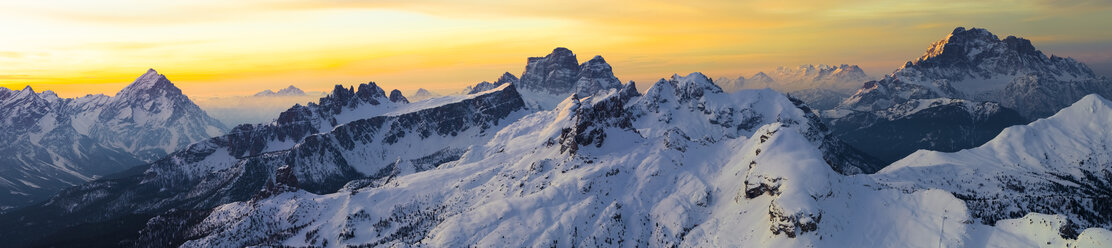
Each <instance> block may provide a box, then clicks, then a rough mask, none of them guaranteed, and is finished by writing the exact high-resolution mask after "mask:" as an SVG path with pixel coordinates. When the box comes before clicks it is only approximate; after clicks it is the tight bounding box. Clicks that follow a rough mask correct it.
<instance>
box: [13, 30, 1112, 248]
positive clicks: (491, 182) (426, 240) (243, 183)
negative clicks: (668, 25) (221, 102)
mask: <svg viewBox="0 0 1112 248" xmlns="http://www.w3.org/2000/svg"><path fill="white" fill-rule="evenodd" d="M971 30H979V29H971ZM959 31H960V32H967V31H968V30H965V29H963V28H959V29H957V30H955V33H959ZM977 32H980V31H977ZM985 32H986V33H987V31H985ZM954 36H960V37H964V38H953V37H954ZM982 36H984V35H967V34H960V35H955V34H951V35H950V37H948V38H947V39H946V40H945V41H946V43H948V44H949V43H953V44H967V43H968V44H973V45H978V46H985V47H996V46H997V45H993V44H998V43H993V42H989V41H990V40H988V39H983V41H985V42H981V43H977V42H971V43H970V42H965V41H963V40H962V39H966V38H969V37H973V38H977V37H982ZM993 37H995V36H993ZM982 38H983V37H982ZM1005 40H1011V41H1007V42H1006V43H1009V42H1010V43H1009V44H1011V43H1015V44H1019V45H1016V46H1012V45H1005V46H1004V48H993V49H996V50H993V49H984V50H982V51H988V52H980V53H976V54H977V55H978V56H980V54H985V55H984V56H986V57H982V58H979V59H975V60H968V61H967V60H962V59H961V58H956V59H952V58H949V56H951V55H942V54H946V53H948V52H952V51H959V50H961V51H967V50H974V48H973V45H969V46H958V45H946V44H941V45H940V44H937V43H936V44H935V45H934V46H932V48H931V49H930V50H928V55H931V56H924V57H930V58H927V59H920V62H918V63H913V64H912V65H913V66H910V67H908V66H905V67H904V68H913V67H916V68H914V70H917V71H930V70H928V69H926V68H928V67H930V68H951V69H947V70H942V69H937V70H936V71H938V72H940V73H941V72H947V73H950V74H946V75H959V74H960V75H966V74H962V73H955V72H954V70H957V69H953V68H965V69H969V68H982V69H983V68H995V67H994V66H996V65H998V64H999V63H1001V62H1000V61H1011V60H1008V59H1000V57H1008V56H1012V55H1011V54H1017V53H1013V52H1012V51H1010V50H1008V49H1019V50H1024V49H1026V48H1024V46H1022V43H1023V42H1022V41H1019V40H1020V39H1019V38H1008V39H1005ZM997 41H1000V40H997ZM1000 42H1005V41H1000ZM1028 44H1029V42H1028ZM934 47H940V48H939V49H934ZM953 47H961V48H953ZM962 49H965V50H962ZM978 49H979V48H978ZM936 50H937V51H936ZM941 50H948V51H947V52H944V51H941ZM1024 51H1026V50H1024ZM932 54H933V55H932ZM967 54H968V53H967ZM991 54H995V56H988V55H991ZM1039 54H1041V52H1040V53H1039ZM1024 56H1026V55H1024ZM939 57H942V58H947V59H936V58H939ZM973 57H976V56H973ZM1023 58H1026V59H1033V58H1034V57H1023ZM1047 60H1048V61H1072V60H1071V59H1062V58H1058V59H1054V57H1051V58H1047ZM922 61H933V62H922ZM961 61H965V62H961ZM1032 61H1033V60H1032ZM525 62H526V63H525V70H524V71H523V72H522V73H521V77H520V78H518V77H516V76H515V75H514V74H511V73H508V72H507V73H503V74H502V75H501V76H500V77H499V78H498V79H497V80H494V82H493V83H491V82H481V83H478V84H476V85H474V86H470V87H468V88H467V89H466V90H464V92H461V94H456V95H449V96H441V97H434V98H429V99H423V100H413V99H410V98H407V97H406V96H403V94H402V93H401V91H398V90H392V91H390V92H387V91H386V90H385V89H382V88H381V87H379V86H378V85H377V84H376V83H374V82H370V83H366V84H360V85H357V86H348V87H345V86H342V85H336V86H335V87H334V88H333V90H332V91H331V92H330V93H329V94H328V95H327V96H325V97H322V98H320V99H319V100H318V101H316V102H310V103H308V104H305V105H301V104H296V105H294V106H292V107H290V108H288V109H286V110H285V111H283V112H281V113H280V114H278V116H277V118H274V121H273V122H269V123H260V124H243V125H238V126H236V127H235V128H232V129H231V130H230V131H228V132H227V133H226V134H223V135H219V136H215V137H212V138H208V139H203V140H200V141H197V142H194V143H191V144H188V145H187V146H185V147H183V148H181V149H178V150H176V151H174V152H172V153H168V155H166V156H164V157H161V158H159V159H157V160H154V161H153V162H150V163H146V164H144V165H141V166H136V167H132V168H131V169H128V170H126V171H124V172H121V173H116V174H112V175H108V176H103V177H100V178H98V179H96V180H93V181H91V182H88V183H84V184H80V185H77V186H74V187H69V188H67V189H65V190H63V191H61V192H60V193H58V194H55V195H54V196H53V197H51V198H50V199H48V200H47V201H43V202H39V203H36V204H34V205H33V206H30V207H24V208H18V209H12V210H10V211H8V212H5V213H0V236H3V237H7V239H6V243H5V244H6V245H10V246H15V247H22V246H85V247H89V246H103V247H175V246H180V247H247V246H252V247H254V246H262V247H396V246H432V247H461V246H478V247H489V246H496V247H498V246H530V247H541V246H543V247H574V246H586V247H599V246H606V247H615V246H622V247H625V246H646V247H663V246H668V247H680V246H683V247H705V246H728V247H735V246H759V247H816V246H818V247H877V246H879V247H893V246H897V247H938V246H947V247H950V246H958V247H964V246H998V247H1029V246H1062V247H1103V246H1107V245H1108V244H1112V231H1109V229H1110V228H1112V218H1108V216H1112V209H1109V208H1108V206H1112V187H1110V185H1112V172H1110V171H1109V166H1110V165H1112V157H1110V156H1109V154H1112V150H1109V148H1107V144H1108V143H1112V133H1109V132H1110V130H1108V128H1107V127H1109V126H1112V102H1110V101H1108V100H1106V98H1104V97H1102V96H1101V95H1100V94H1097V93H1100V92H1090V93H1089V94H1086V95H1085V96H1083V97H1078V98H1077V99H1075V100H1074V101H1073V103H1072V104H1070V105H1066V106H1062V108H1060V109H1058V110H1056V113H1057V114H1054V115H1052V116H1048V117H1046V116H1044V117H1045V118H1042V119H1038V120H1036V121H1034V122H1031V123H1029V124H1027V121H1028V120H1029V118H1030V119H1036V118H1035V117H1032V116H1029V115H1028V114H1030V113H1036V112H1037V111H1036V112H1031V111H1026V110H1024V109H1023V108H1022V107H1016V106H1014V105H1008V104H1007V103H1005V102H994V101H984V100H983V99H982V100H977V99H967V98H961V97H955V96H963V97H965V96H967V95H965V93H961V94H960V95H947V96H949V97H924V98H917V97H909V96H910V95H908V94H905V93H907V92H896V91H899V90H900V89H911V88H914V87H918V86H907V85H912V84H911V83H906V84H900V83H897V82H902V79H900V78H903V77H906V76H903V75H904V74H903V73H901V71H904V70H903V68H902V69H901V70H898V71H897V72H896V73H893V74H891V75H887V76H885V78H884V79H882V80H877V81H870V82H868V83H864V87H863V88H861V89H859V90H858V91H856V93H855V94H854V96H853V97H851V98H849V99H847V100H845V101H842V102H841V103H840V105H839V106H838V108H835V109H830V110H826V109H822V111H820V109H815V108H812V107H811V105H810V103H808V102H807V101H805V100H801V99H799V98H796V97H795V96H796V95H803V94H800V93H795V94H792V93H789V94H785V93H783V92H779V91H777V90H776V89H770V87H768V86H767V85H769V84H766V87H762V89H746V90H738V91H729V90H724V89H723V88H724V87H723V86H722V84H724V83H726V81H724V80H717V81H715V80H711V79H710V78H708V77H707V76H705V75H704V74H702V73H698V72H695V73H689V74H687V75H678V74H674V75H672V76H670V77H667V78H662V79H660V80H658V81H656V82H655V83H653V84H651V85H648V87H647V88H645V89H644V90H643V91H642V90H639V88H638V85H639V84H638V83H635V82H632V81H631V82H628V83H624V84H623V83H621V81H619V80H618V78H617V77H615V76H614V75H613V71H612V68H611V66H610V65H609V64H608V63H607V62H606V61H605V60H604V59H603V58H602V57H601V56H595V57H593V58H592V59H590V60H588V61H586V62H583V63H579V61H578V59H577V57H576V55H575V54H574V53H573V52H571V50H568V49H566V48H556V49H554V50H553V51H552V52H551V53H549V54H548V55H546V56H543V57H530V58H528V59H527V60H526V61H525ZM944 62H945V63H958V64H960V63H967V64H966V66H962V67H957V66H954V65H944ZM931 63H935V64H933V65H931ZM983 63H988V65H985V64H983ZM1024 63H1027V62H1024ZM1056 63H1057V62H1056ZM1019 64H1023V63H1019ZM928 65H929V66H928ZM1024 65H1028V66H1032V67H1037V66H1047V64H1035V63H1033V62H1032V63H1027V64H1024ZM1056 66H1061V67H1055V68H1085V67H1084V65H1081V64H1077V66H1074V67H1065V66H1064V65H1056ZM917 67H922V68H917ZM801 68H803V67H801ZM806 68H813V70H814V71H813V72H814V73H816V74H815V75H829V72H827V74H823V73H822V71H824V70H826V71H843V72H844V73H842V74H843V75H854V74H856V73H850V72H851V71H853V70H852V68H856V67H855V66H841V67H838V68H839V69H836V70H831V68H833V67H825V66H813V67H806ZM1044 69H1045V68H1043V69H1031V68H1028V69H1025V70H1024V72H1037V73H1035V74H1039V75H1044V74H1048V73H1055V72H1056V73H1059V74H1062V73H1067V72H1057V71H1055V70H1054V68H1050V69H1045V70H1044ZM801 70H803V71H807V70H808V69H801ZM856 70H857V71H859V70H860V69H856ZM911 70H912V69H907V71H908V73H910V71H911ZM785 71H786V70H785ZM970 71H976V70H972V69H971V70H970ZM1077 71H1084V70H1081V69H1079V70H1077ZM1040 73H1041V74H1040ZM1070 73H1072V72H1070ZM804 74H806V73H804ZM758 75H764V76H756V77H751V78H749V79H748V80H754V78H756V79H755V80H764V79H761V78H766V77H767V78H772V77H771V76H769V75H765V74H764V73H761V74H758ZM861 75H864V74H863V73H862V74H861ZM931 75H936V76H937V75H942V74H931ZM969 75H972V74H969ZM144 77H146V75H144ZM970 77H972V76H970ZM979 78H984V77H979ZM988 78H1000V77H998V76H988ZM140 79H143V78H142V77H141V78H140ZM950 79H953V78H945V79H937V78H935V77H934V76H931V77H923V78H919V79H916V80H918V81H915V82H927V81H929V82H932V83H930V84H935V83H937V84H938V85H946V84H951V83H953V84H957V83H967V81H957V80H950ZM885 80H889V81H890V82H889V83H882V82H884V81H885ZM1095 80H1098V81H1099V80H1103V79H1100V78H1097V79H1095ZM1020 81H1022V80H1020ZM137 82H138V81H137ZM755 82H756V81H755ZM1023 82H1027V83H1029V82H1028V81H1023ZM1039 82H1040V84H1042V83H1047V84H1049V83H1050V82H1049V81H1046V82H1043V81H1039ZM1058 82H1060V81H1058ZM1071 82H1073V81H1071ZM167 83H168V81H167ZM879 84H885V85H889V86H891V85H902V86H899V87H903V88H899V87H896V86H893V88H883V87H880V86H876V85H879ZM915 85H918V84H915ZM642 86H643V85H642ZM858 86H861V84H859V85H858ZM1093 86H1102V85H1101V84H1095V83H1094V84H1093ZM822 87H826V86H822ZM884 87H888V86H884ZM923 87H926V86H923ZM1039 87H1042V86H1039ZM1071 87H1072V86H1071ZM943 88H945V87H943ZM950 88H954V87H950ZM968 88H977V87H973V86H970V87H968ZM1067 88H1068V87H1067ZM1038 89H1039V90H1043V91H1045V92H1053V91H1052V89H1060V88H1053V87H1050V88H1038ZM825 90H830V91H834V90H833V89H825ZM916 90H921V91H922V92H930V91H929V90H932V88H916ZM125 91H126V90H125ZM990 91H991V90H986V91H984V92H990ZM796 92H798V91H796ZM870 92H871V93H870ZM886 92H888V93H892V92H896V93H892V94H888V93H886ZM915 92H920V91H915ZM953 92H960V91H957V90H955V91H953ZM1045 92H1044V93H1045ZM881 93H884V94H881ZM982 93H983V92H982ZM1073 93H1076V92H1070V93H1069V94H1064V93H1063V94H1061V95H1060V96H1061V97H1063V98H1070V97H1072V96H1073V95H1071V94H1073ZM0 94H3V93H0ZM818 94H821V93H818ZM923 94H925V95H929V94H939V93H937V92H935V93H923ZM913 95H914V94H913ZM869 96H882V97H888V98H886V99H887V101H890V102H891V104H889V105H884V106H883V108H879V106H881V105H877V104H880V103H883V102H882V101H874V102H873V103H876V104H872V105H869V106H873V107H878V108H877V109H872V107H869V108H864V107H862V108H858V107H860V106H864V105H859V104H858V103H862V102H863V101H861V99H879V98H869ZM893 96H899V97H902V98H898V97H893ZM929 96H934V95H929ZM1047 96H1054V95H1047ZM411 100H413V101H411ZM897 100H898V101H897ZM1046 100H1047V101H1046V102H1058V101H1060V99H1046ZM1010 106H1011V107H1010ZM1040 111H1041V110H1040ZM26 113H33V112H30V111H24V112H19V113H18V114H17V115H9V116H26V115H27V114H26ZM1017 124H1018V125H1017ZM1023 124H1026V125H1023ZM993 130H996V131H993ZM1000 130H1003V131H1002V132H1001V131H1000ZM878 136H890V137H889V138H886V139H879V138H877V137H878ZM870 138H872V139H870ZM980 139H984V140H986V141H987V142H984V141H982V142H977V141H978V140H980ZM917 142H918V143H917ZM870 144H871V145H872V146H866V145H870ZM896 144H900V145H904V144H906V145H907V146H909V147H922V146H929V147H941V148H945V149H960V148H969V149H966V150H961V151H957V152H940V151H926V150H919V151H917V152H914V153H913V154H911V155H910V156H906V157H904V156H888V155H885V156H875V155H872V154H882V155H884V154H885V153H882V152H884V151H881V152H878V150H876V149H873V148H875V147H878V146H890V147H892V148H891V149H892V150H894V151H888V152H892V153H900V152H904V151H903V149H909V148H907V147H899V146H896ZM859 147H864V148H866V149H858V148H859ZM886 161H895V162H894V163H891V164H890V165H889V164H888V163H887V162H886Z"/></svg>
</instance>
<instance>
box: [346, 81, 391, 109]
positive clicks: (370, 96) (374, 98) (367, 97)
mask: <svg viewBox="0 0 1112 248" xmlns="http://www.w3.org/2000/svg"><path fill="white" fill-rule="evenodd" d="M355 95H356V96H358V97H359V100H363V102H366V103H370V104H371V105H378V104H380V102H379V101H378V99H382V98H387V96H386V91H385V90H383V89H382V88H381V87H378V85H377V84H375V82H369V83H365V84H359V90H358V91H356V92H355ZM353 107H354V106H353Z"/></svg>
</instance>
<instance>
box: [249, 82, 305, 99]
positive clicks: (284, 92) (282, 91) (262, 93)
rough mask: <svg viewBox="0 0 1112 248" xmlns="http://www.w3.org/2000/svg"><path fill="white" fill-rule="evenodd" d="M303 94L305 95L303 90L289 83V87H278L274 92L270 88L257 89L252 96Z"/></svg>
mask: <svg viewBox="0 0 1112 248" xmlns="http://www.w3.org/2000/svg"><path fill="white" fill-rule="evenodd" d="M304 95H305V91H302V90H301V89H298V88H297V87H293V85H290V87H286V88H285V89H280V90H278V92H274V91H273V90H270V89H267V90H263V91H259V93H255V95H254V96H304Z"/></svg>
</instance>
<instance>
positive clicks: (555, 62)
mask: <svg viewBox="0 0 1112 248" xmlns="http://www.w3.org/2000/svg"><path fill="white" fill-rule="evenodd" d="M578 74H579V61H578V60H577V59H576V57H575V54H574V53H572V52H571V50H568V49H567V48H563V47H558V48H556V49H555V50H552V53H550V54H548V55H546V56H544V57H531V58H529V60H528V64H527V65H525V72H524V73H522V74H521V82H520V83H519V84H520V88H521V89H529V90H538V91H546V92H549V93H555V94H563V93H567V92H569V91H571V90H572V89H573V88H574V84H575V81H576V78H575V77H576V76H577V75H578Z"/></svg>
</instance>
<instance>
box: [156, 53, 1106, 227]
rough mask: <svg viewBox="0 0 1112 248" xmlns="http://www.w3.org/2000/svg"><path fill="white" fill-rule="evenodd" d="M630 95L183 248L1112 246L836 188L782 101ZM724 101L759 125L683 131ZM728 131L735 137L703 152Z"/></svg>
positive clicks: (887, 191)
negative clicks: (441, 164) (452, 160)
mask: <svg viewBox="0 0 1112 248" xmlns="http://www.w3.org/2000/svg"><path fill="white" fill-rule="evenodd" d="M633 89H634V88H633V86H632V85H627V86H625V87H624V88H623V89H621V90H612V91H610V92H608V93H606V94H601V95H595V96H591V97H584V98H580V97H578V96H572V97H568V98H566V99H565V100H564V101H562V102H561V103H560V104H559V105H558V107H557V108H556V109H555V110H553V111H542V112H538V113H534V114H531V115H528V116H525V117H523V118H521V119H520V120H519V121H517V122H515V123H513V124H511V125H509V126H507V127H505V128H503V129H502V130H501V131H499V132H498V134H497V135H495V137H494V138H493V139H492V140H490V142H488V143H486V144H484V145H482V146H477V147H474V148H473V149H470V150H469V151H468V152H466V153H465V154H464V155H463V156H462V158H461V159H460V161H459V162H458V163H456V164H454V165H452V166H450V167H445V168H439V169H436V170H429V171H423V172H418V173H414V174H409V175H404V176H399V177H396V178H394V179H393V180H391V181H390V182H387V183H385V184H381V185H372V186H368V187H363V188H355V189H351V190H350V191H344V192H337V193H333V194H325V195H315V194H310V193H308V192H305V191H292V192H283V193H279V194H276V195H273V196H271V197H267V198H259V199H253V200H251V201H248V202H236V203H230V204H225V205H222V206H220V207H218V208H216V209H214V210H213V211H212V212H211V213H209V214H208V215H207V216H206V217H204V218H203V220H200V221H198V223H197V224H196V225H193V226H192V227H191V228H189V230H190V231H188V233H189V234H188V235H189V236H196V237H199V238H196V239H191V240H188V241H185V243H184V244H183V245H182V246H183V247H240V246H323V247H344V246H369V247H390V246H406V245H417V246H433V247H449V246H559V247H564V246H588V247H595V246H680V247H696V246H700V247H701V246H740V245H755V246H766V247H802V246H830V247H852V246H911V247H937V246H939V245H944V246H977V245H978V244H981V245H984V244H991V245H996V246H1035V245H1042V244H1044V243H1045V242H1052V243H1053V244H1055V245H1066V244H1069V245H1073V244H1083V243H1084V242H1092V243H1091V244H1098V245H1099V244H1102V243H1101V242H1109V241H1112V232H1109V231H1107V230H1102V229H1089V230H1084V231H1083V232H1081V233H1080V235H1079V236H1077V238H1076V239H1075V238H1073V237H1070V238H1069V239H1066V238H1062V237H1060V236H1059V235H1039V234H1044V233H1055V232H1056V231H1057V230H1058V228H1060V226H1061V225H1062V224H1061V222H1060V221H1059V220H1060V219H1058V218H1059V217H1057V216H1044V215H1028V216H1026V218H1025V219H1021V220H1016V221H1002V222H1000V223H1001V226H999V227H993V226H986V225H983V224H978V223H976V222H974V221H973V220H972V219H971V218H972V217H970V214H969V212H970V210H968V209H966V207H965V204H964V202H963V201H961V200H960V199H958V198H955V197H954V196H953V195H951V194H949V193H948V192H945V191H941V190H923V191H914V192H906V193H905V192H904V191H902V190H899V189H892V188H886V187H879V186H876V185H877V182H876V181H875V180H874V179H873V177H872V176H869V175H858V176H844V175H841V174H840V173H837V172H835V171H834V170H833V169H832V168H833V166H832V165H830V164H827V163H826V162H825V161H826V159H824V158H823V154H824V152H823V151H822V150H821V149H818V148H817V147H816V145H815V143H814V142H813V141H812V139H813V138H811V137H810V136H811V135H813V132H812V131H811V130H810V129H811V127H809V126H808V124H806V117H805V116H804V111H801V110H800V109H798V108H795V107H794V104H793V103H792V102H791V101H790V100H789V99H787V98H785V97H783V95H780V94H777V93H775V92H772V91H768V90H765V91H742V92H738V93H735V94H733V95H726V94H723V93H720V92H717V91H720V89H717V86H714V85H713V84H709V80H706V79H705V77H703V76H702V75H698V74H692V75H689V76H686V77H679V76H676V77H673V80H662V81H661V82H658V83H657V84H655V85H653V87H651V88H650V89H649V90H648V92H647V93H646V94H645V95H642V96H638V95H637V94H634V92H636V91H635V90H633ZM716 90H717V91H716ZM665 99H666V100H665ZM662 100H663V101H662ZM717 101H729V102H732V103H736V104H740V105H734V106H735V107H739V108H740V109H738V110H742V109H745V110H749V111H751V112H750V113H751V115H749V116H748V117H745V118H740V119H734V118H733V117H731V118H725V117H723V119H719V120H727V119H733V120H735V121H737V120H744V119H749V120H753V121H754V123H753V125H752V126H747V127H744V128H740V129H734V128H733V127H730V128H722V127H721V126H719V127H714V124H709V122H699V121H692V119H693V118H685V117H692V116H698V115H709V114H710V113H715V112H718V111H713V110H715V109H718V108H716V107H714V106H715V105H714V104H716V103H718V104H723V105H718V106H725V105H727V103H721V102H717ZM742 106H745V107H742ZM700 108H702V109H700ZM622 109H625V110H626V111H619V110H622ZM704 110H711V111H704ZM720 110H721V109H720ZM768 114H774V115H771V116H770V115H768ZM719 116H726V114H721V115H719ZM756 116H760V117H759V118H756V119H754V118H753V117H756ZM773 116H775V117H776V118H772V117H773ZM670 117H674V118H670ZM735 117H736V115H735ZM695 120H697V119H695ZM703 120H706V119H703ZM720 123H721V122H720ZM740 123H741V122H735V124H740ZM666 127H675V128H666ZM708 127H710V128H711V130H709V131H707V130H706V128H708ZM723 131H724V132H727V133H729V132H735V133H737V134H739V135H738V136H736V137H728V138H722V139H715V140H708V139H707V137H706V136H702V137H701V135H703V134H710V133H714V132H723ZM573 144H574V145H573ZM863 220H867V221H863ZM1027 220H1030V221H1027ZM148 228H152V227H151V226H148ZM881 230H883V231H881ZM938 230H945V232H942V233H940V232H939V231H938ZM864 234H869V235H864ZM939 242H941V244H939ZM1104 244H1107V243H1104Z"/></svg>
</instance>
